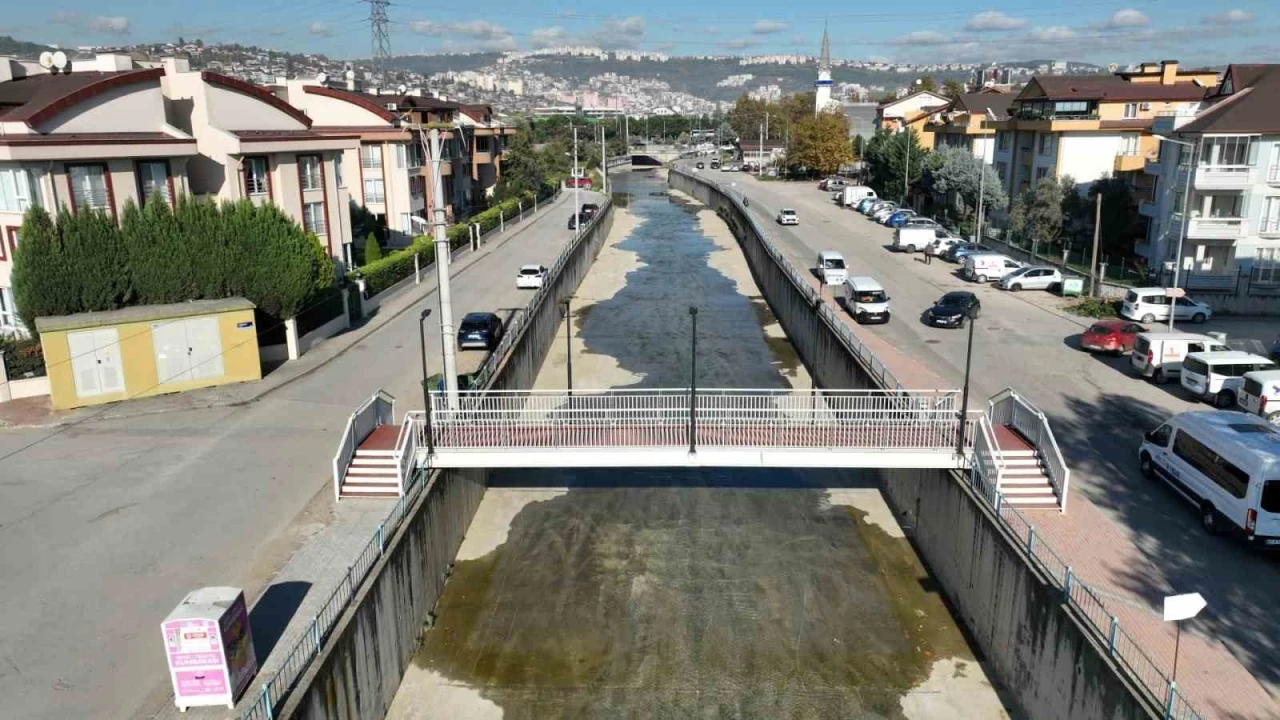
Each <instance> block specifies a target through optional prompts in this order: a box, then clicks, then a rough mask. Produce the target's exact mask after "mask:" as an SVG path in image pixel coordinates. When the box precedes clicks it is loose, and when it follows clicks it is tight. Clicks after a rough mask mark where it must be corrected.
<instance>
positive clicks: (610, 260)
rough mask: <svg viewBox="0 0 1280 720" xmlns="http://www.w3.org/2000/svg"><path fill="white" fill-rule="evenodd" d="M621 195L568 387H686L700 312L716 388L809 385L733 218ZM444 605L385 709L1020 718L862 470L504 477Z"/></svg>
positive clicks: (509, 714) (549, 363)
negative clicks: (729, 226) (727, 223)
mask: <svg viewBox="0 0 1280 720" xmlns="http://www.w3.org/2000/svg"><path fill="white" fill-rule="evenodd" d="M614 189H615V190H616V191H618V192H621V193H626V200H627V202H626V203H625V204H626V207H619V208H618V209H617V210H616V215H615V219H614V225H613V234H612V235H611V237H610V238H609V240H608V242H607V243H606V245H605V248H604V249H603V250H602V251H601V253H600V255H599V257H598V258H597V260H596V263H595V265H594V266H593V267H592V270H591V272H590V273H589V274H588V276H587V278H586V279H585V280H584V282H583V283H582V286H581V287H580V288H579V291H578V293H577V295H576V297H575V299H574V301H573V304H572V312H573V321H572V331H573V334H572V338H571V341H572V353H573V355H572V359H573V381H574V386H575V387H583V388H586V387H591V388H600V387H683V386H686V385H687V384H688V380H689V371H690V357H691V351H692V343H691V340H690V318H689V315H688V307H689V306H690V305H696V306H697V307H698V309H699V312H698V343H697V361H698V362H697V365H698V384H699V385H700V386H705V387H721V388H778V387H789V386H795V387H808V386H809V379H808V377H807V375H805V373H804V368H803V367H802V366H800V365H799V364H798V362H797V361H796V357H795V353H794V351H793V350H791V349H790V346H789V344H788V343H787V342H786V340H785V338H783V337H782V336H781V333H780V332H779V331H778V330H777V325H776V322H775V321H774V320H773V319H772V315H771V314H770V313H769V312H768V308H767V306H765V305H764V303H763V301H762V300H760V299H759V292H758V291H757V290H756V288H755V285H754V283H752V281H751V276H750V273H749V272H747V269H746V263H745V260H744V259H743V258H742V254H741V253H740V252H739V250H738V248H737V245H736V243H735V241H734V240H733V238H732V236H730V235H729V234H728V232H727V230H726V229H725V227H724V224H723V223H722V222H721V221H720V219H719V218H717V217H716V216H715V215H714V214H713V213H711V212H709V211H708V210H706V209H705V208H704V207H702V206H701V205H700V204H698V203H697V202H696V201H692V200H690V199H689V198H685V197H681V196H678V195H672V194H668V193H667V187H666V182H665V178H663V177H661V176H660V175H652V174H643V173H633V174H629V175H625V176H619V177H616V178H615V180H614ZM513 251H518V248H517V249H515V250H513ZM560 332H561V336H560V338H558V339H557V342H555V343H554V344H553V351H552V353H551V354H550V355H549V356H548V358H547V360H546V362H545V363H544V365H543V368H542V373H541V375H540V376H539V378H538V382H537V386H538V387H546V388H556V387H558V388H563V387H564V386H565V381H566V363H565V356H566V351H565V342H564V332H565V329H564V328H563V327H562V328H561V330H560ZM436 616H437V618H438V619H437V621H436V624H435V626H434V628H432V629H430V630H428V631H426V632H425V633H424V635H423V640H422V643H421V646H420V648H419V651H418V654H417V656H416V658H415V662H414V663H413V665H412V666H411V667H410V669H409V670H408V672H407V673H406V675H405V678H404V681H403V684H402V685H401V687H400V690H399V692H398V694H397V696H396V698H395V701H394V703H393V705H392V708H391V711H390V713H389V715H388V717H390V718H397V719H403V718H428V717H432V718H436V717H459V718H461V717H467V718H489V717H493V718H498V717H502V718H546V717H564V718H570V717H573V718H578V717H591V718H597V717H632V716H643V717H673V718H675V717H758V718H781V717H823V718H826V717H839V718H864V717H865V718H907V719H912V720H914V719H916V718H943V717H945V718H974V719H975V720H976V719H979V718H980V719H982V720H989V719H991V718H999V717H1008V715H1007V714H1006V713H1005V710H1004V708H1003V705H1002V704H1001V702H1000V699H999V698H998V697H997V694H996V692H995V691H994V690H993V689H992V687H991V685H990V683H989V682H988V681H987V678H986V675H985V674H984V672H983V670H982V668H981V667H980V665H979V664H978V663H977V662H976V661H975V659H974V656H973V653H972V651H971V650H970V648H969V646H968V644H967V643H966V641H965V638H964V636H963V635H962V633H961V632H960V630H959V628H958V627H957V624H956V622H955V621H954V620H953V619H952V617H951V616H950V614H949V613H948V611H947V609H946V607H945V605H944V604H943V602H942V599H941V597H940V595H939V594H938V591H937V588H936V587H935V585H934V583H933V582H932V580H931V579H930V577H929V575H928V573H927V572H926V571H925V570H924V569H923V567H922V566H921V564H920V562H919V560H918V559H917V558H916V556H915V554H914V552H913V551H912V548H911V546H910V544H909V543H908V541H907V540H906V538H905V537H904V535H903V531H902V529H901V528H900V527H899V526H898V524H897V523H896V522H895V520H894V518H893V517H892V515H891V513H890V512H889V510H888V509H887V507H886V506H885V504H884V501H883V500H882V499H881V497H880V494H879V492H878V491H877V490H876V489H875V487H874V484H873V483H872V482H871V480H870V479H869V477H867V476H865V475H864V474H861V473H858V472H855V471H829V472H828V471H812V470H802V471H777V470H768V471H756V470H746V471H744V470H738V469H712V468H702V469H679V470H661V469H659V470H654V469H629V468H616V469H607V470H605V469H591V470H573V471H568V470H539V471H529V470H504V471H500V472H499V471H494V472H491V474H490V487H489V490H488V491H487V494H486V496H485V498H484V501H483V502H482V504H481V505H480V509H479V510H478V511H477V513H476V516H475V520H474V521H473V522H472V525H471V527H470V529H469V530H468V532H467V536H466V539H465V540H464V542H463V544H462V549H461V551H460V552H459V555H458V559H457V562H456V564H455V566H454V571H453V574H452V576H451V577H450V579H449V584H448V586H447V587H446V589H445V592H444V595H443V597H442V599H441V600H440V603H439V605H438V607H437V610H436Z"/></svg>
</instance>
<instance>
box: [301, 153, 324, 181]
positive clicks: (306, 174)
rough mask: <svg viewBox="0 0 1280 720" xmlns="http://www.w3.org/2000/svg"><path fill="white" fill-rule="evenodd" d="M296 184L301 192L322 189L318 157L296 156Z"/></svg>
mask: <svg viewBox="0 0 1280 720" xmlns="http://www.w3.org/2000/svg"><path fill="white" fill-rule="evenodd" d="M298 184H299V185H301V186H302V189H303V190H319V189H320V188H321V187H322V183H321V179H320V156H319V155H299V156H298Z"/></svg>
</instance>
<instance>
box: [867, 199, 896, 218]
mask: <svg viewBox="0 0 1280 720" xmlns="http://www.w3.org/2000/svg"><path fill="white" fill-rule="evenodd" d="M896 212H898V206H897V205H895V204H893V203H889V204H887V205H885V206H884V207H882V208H880V209H879V210H876V211H875V212H873V213H871V219H872V220H875V221H876V222H878V223H882V222H884V221H885V219H886V218H888V217H889V216H890V215H892V214H894V213H896Z"/></svg>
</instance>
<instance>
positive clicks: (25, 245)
mask: <svg viewBox="0 0 1280 720" xmlns="http://www.w3.org/2000/svg"><path fill="white" fill-rule="evenodd" d="M19 234H20V235H21V236H22V241H21V242H19V243H18V247H17V249H16V250H15V251H14V255H13V271H12V278H11V280H12V282H13V295H14V300H15V301H16V302H17V304H18V314H19V315H21V316H22V322H23V323H24V324H25V325H26V326H27V327H28V328H29V329H30V330H31V332H33V333H34V332H35V331H36V318H38V317H43V316H46V315H67V314H70V313H72V312H75V310H74V309H72V308H73V305H72V298H71V296H70V294H69V293H64V292H61V290H60V288H63V287H66V286H68V285H69V284H70V277H69V276H68V275H67V274H66V272H65V270H66V267H65V266H64V265H63V263H62V261H61V257H60V255H61V249H62V248H61V245H62V243H61V239H60V238H59V237H58V231H57V229H56V228H55V227H54V225H53V218H51V217H49V213H48V211H46V210H45V209H44V208H42V207H39V206H35V207H32V208H30V209H28V210H27V212H26V215H25V216H23V218H22V229H21V231H20V233H19Z"/></svg>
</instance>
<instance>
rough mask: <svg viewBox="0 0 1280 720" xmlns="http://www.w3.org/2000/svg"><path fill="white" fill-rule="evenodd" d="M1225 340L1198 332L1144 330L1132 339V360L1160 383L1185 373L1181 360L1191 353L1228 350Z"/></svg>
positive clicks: (1132, 362) (1134, 364)
mask: <svg viewBox="0 0 1280 720" xmlns="http://www.w3.org/2000/svg"><path fill="white" fill-rule="evenodd" d="M1229 349H1230V348H1228V347H1227V345H1226V343H1224V342H1223V341H1222V340H1220V339H1218V338H1216V337H1212V336H1209V335H1197V334H1195V333H1171V332H1144V333H1139V334H1138V337H1137V338H1136V339H1135V340H1134V341H1133V354H1132V355H1130V356H1129V362H1130V364H1132V365H1133V368H1134V369H1135V370H1137V371H1138V374H1139V375H1141V376H1142V377H1146V378H1151V379H1152V380H1153V381H1155V383H1156V384H1157V385H1163V384H1165V383H1167V382H1169V380H1170V379H1172V378H1176V377H1178V376H1179V375H1181V374H1182V359H1183V358H1185V357H1186V356H1187V355H1189V354H1191V353H1200V352H1215V351H1220V350H1229Z"/></svg>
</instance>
